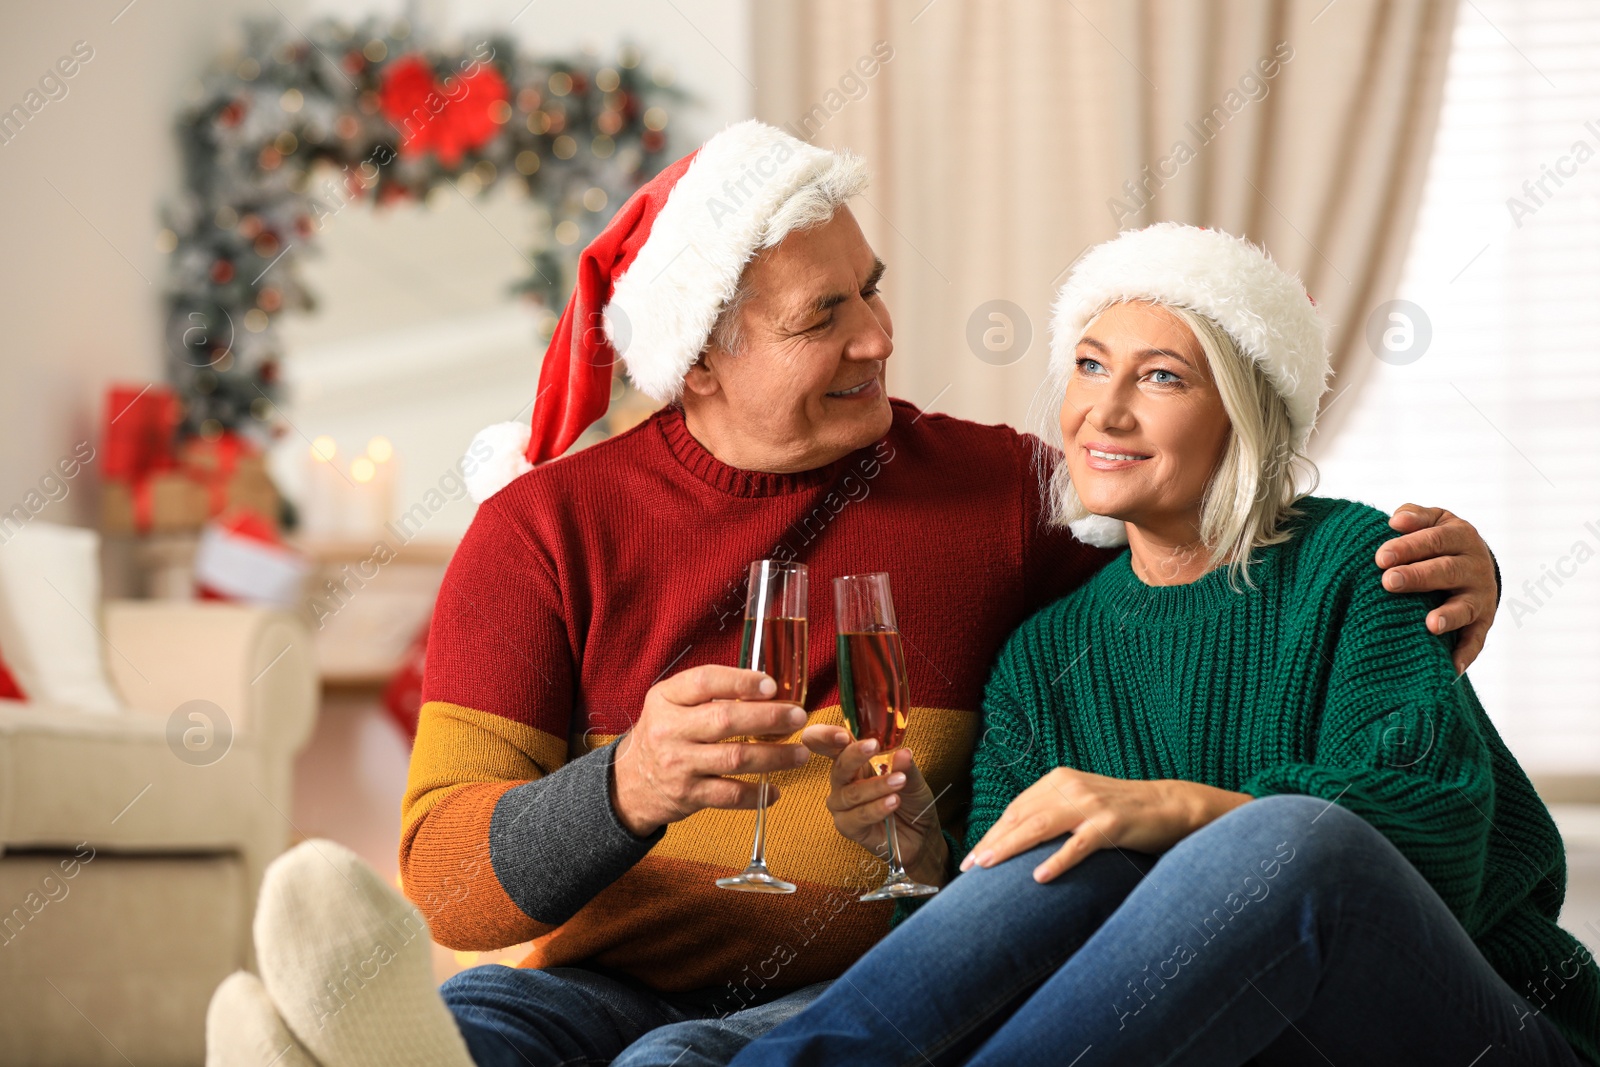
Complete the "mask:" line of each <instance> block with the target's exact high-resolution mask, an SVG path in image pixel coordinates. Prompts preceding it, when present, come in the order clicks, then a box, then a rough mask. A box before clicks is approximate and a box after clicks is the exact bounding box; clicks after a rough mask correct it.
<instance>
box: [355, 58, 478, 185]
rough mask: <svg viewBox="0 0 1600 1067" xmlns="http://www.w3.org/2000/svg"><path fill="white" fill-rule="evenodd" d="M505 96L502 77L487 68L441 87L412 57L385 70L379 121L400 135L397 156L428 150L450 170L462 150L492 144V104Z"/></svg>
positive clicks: (425, 65) (427, 66) (419, 60)
mask: <svg viewBox="0 0 1600 1067" xmlns="http://www.w3.org/2000/svg"><path fill="white" fill-rule="evenodd" d="M509 96H510V90H509V88H508V87H507V85H506V81H505V79H504V78H503V77H501V76H500V72H499V70H497V69H496V68H494V67H492V66H489V65H483V66H480V67H478V68H477V69H476V70H475V71H473V73H472V74H470V75H464V76H458V77H453V78H451V79H449V80H448V83H446V84H441V83H440V82H438V81H437V80H436V79H435V78H434V74H433V67H432V66H431V65H430V64H429V63H428V61H427V60H425V59H424V58H423V57H422V56H420V55H417V54H412V55H408V56H403V57H401V58H400V59H397V60H395V61H394V62H393V63H391V64H389V66H388V67H387V68H385V70H384V74H383V87H382V89H381V90H380V93H379V101H380V103H381V105H382V108H383V114H384V117H385V118H387V119H388V120H389V121H390V122H391V123H393V124H394V126H395V128H396V129H398V130H399V131H400V154H401V155H402V156H405V157H407V158H411V157H415V156H420V155H423V154H425V153H427V152H430V151H431V152H432V153H433V154H434V155H435V156H437V157H438V159H439V162H440V163H442V164H443V165H444V166H446V167H455V166H457V165H458V164H460V162H461V157H462V155H464V154H465V153H466V152H469V151H471V150H473V149H475V148H481V147H482V146H483V145H486V144H488V143H489V142H490V141H492V140H494V138H495V135H496V134H498V133H499V132H500V124H499V123H497V122H496V121H495V120H494V112H495V105H496V104H498V103H501V102H503V101H505V100H507V99H508V98H509Z"/></svg>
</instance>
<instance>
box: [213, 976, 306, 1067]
mask: <svg viewBox="0 0 1600 1067" xmlns="http://www.w3.org/2000/svg"><path fill="white" fill-rule="evenodd" d="M269 1065H270V1067H317V1061H316V1060H314V1059H312V1058H311V1053H309V1052H307V1051H306V1050H305V1049H304V1048H302V1047H301V1046H300V1042H298V1041H296V1040H295V1039H294V1035H293V1034H291V1033H290V1032H289V1028H288V1027H287V1026H285V1025H284V1024H283V1019H282V1018H281V1017H280V1016H279V1015H278V1009H277V1008H274V1007H273V1006H272V998H271V997H269V996H267V989H266V987H265V986H263V985H262V984H261V979H259V978H257V977H256V976H255V975H253V974H251V973H250V972H249V971H234V972H233V973H232V974H230V975H228V977H226V978H224V979H223V980H222V984H221V985H219V986H217V991H216V992H215V993H213V994H211V1006H210V1007H208V1008H207V1009H206V1067H269Z"/></svg>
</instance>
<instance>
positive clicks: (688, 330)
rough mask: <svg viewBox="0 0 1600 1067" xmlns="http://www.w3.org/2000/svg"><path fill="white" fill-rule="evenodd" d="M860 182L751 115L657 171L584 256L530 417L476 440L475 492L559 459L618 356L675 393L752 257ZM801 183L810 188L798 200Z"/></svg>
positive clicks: (587, 417) (656, 390)
mask: <svg viewBox="0 0 1600 1067" xmlns="http://www.w3.org/2000/svg"><path fill="white" fill-rule="evenodd" d="M865 186H866V167H865V164H864V163H863V162H862V161H861V160H860V159H858V158H857V157H855V156H853V155H851V154H850V153H848V152H830V151H828V150H826V149H822V148H818V147H816V146H815V145H810V144H807V143H806V142H804V141H801V140H799V139H798V138H795V137H792V136H790V135H789V134H787V133H784V132H783V131H782V130H780V129H777V128H776V127H774V126H768V125H766V124H765V123H762V122H757V121H756V120H754V119H751V120H748V121H745V122H739V123H735V124H734V125H732V126H729V127H728V128H727V129H725V130H723V131H722V132H721V133H719V134H717V135H716V136H714V137H712V138H711V139H710V140H709V141H707V142H706V143H705V144H703V145H702V146H700V148H699V149H698V150H697V151H695V152H692V153H690V154H689V155H687V156H685V157H684V158H682V159H680V160H678V161H677V162H676V163H674V164H672V165H671V166H669V167H668V168H666V169H665V170H663V171H662V172H661V173H660V174H658V175H656V176H655V177H654V178H652V179H651V180H650V181H649V182H648V183H646V184H645V186H644V187H643V188H641V189H640V190H639V191H638V192H637V193H635V194H634V195H633V196H632V197H630V198H629V199H628V202H627V203H625V204H623V205H622V208H621V209H620V210H619V211H618V212H617V214H616V215H615V216H614V217H613V218H612V219H611V221H610V223H608V224H607V226H606V228H605V229H604V230H603V231H602V232H601V233H600V235H599V236H598V237H596V238H595V239H594V241H592V242H591V243H590V244H589V246H588V247H587V248H585V249H584V250H583V254H582V256H581V257H580V258H579V260H578V272H577V285H576V286H575V288H574V289H573V291H572V297H571V299H570V300H568V302H567V307H566V310H565V311H563V312H562V314H561V318H560V320H559V321H558V322H557V323H556V328H555V332H554V333H553V334H552V335H551V337H550V346H549V348H548V349H547V350H546V352H545V356H544V363H543V365H542V366H541V368H540V371H539V391H538V394H537V396H536V399H535V400H534V404H533V416H532V419H531V421H530V422H527V423H523V422H502V423H497V424H495V425H493V426H490V427H487V428H486V429H484V430H482V431H481V432H479V434H478V435H477V437H476V438H474V439H473V447H472V449H471V450H470V453H469V454H470V455H471V457H472V461H473V462H472V464H471V466H469V467H468V473H467V474H466V476H465V480H466V482H467V489H468V491H469V492H470V493H471V494H472V498H473V500H475V501H478V502H482V501H484V500H487V499H488V498H489V497H491V496H493V495H494V494H495V493H497V492H499V491H500V489H502V488H503V487H505V486H506V485H509V484H510V483H511V482H512V481H513V480H515V479H516V478H518V477H520V476H521V475H523V474H525V473H527V472H528V471H530V470H532V469H533V468H534V466H535V465H537V464H539V463H542V462H544V461H545V460H548V459H553V458H555V457H557V456H560V455H561V454H562V453H563V452H565V451H566V450H567V449H568V448H569V447H571V445H572V443H573V442H574V441H576V440H577V439H578V435H579V434H581V433H583V431H584V430H585V429H586V428H587V427H588V426H589V425H590V424H591V423H593V422H594V421H595V420H596V419H598V418H600V417H601V416H602V415H604V414H605V412H606V405H607V404H608V402H609V401H610V397H611V368H612V366H613V365H614V364H615V363H616V361H617V360H618V359H619V358H620V359H621V360H622V363H623V366H624V367H625V368H626V370H627V372H628V377H629V378H631V379H632V380H633V383H634V385H636V386H637V387H638V388H639V389H640V390H641V391H642V392H644V393H645V394H646V395H648V396H650V397H651V398H652V399H654V400H657V401H660V402H662V403H667V402H670V401H673V400H676V399H677V398H678V396H679V395H680V394H681V393H682V391H683V378H684V375H685V374H687V373H688V371H689V368H690V367H691V366H693V365H694V362H695V361H696V360H697V359H699V358H700V354H701V352H703V351H704V350H705V346H706V342H707V340H708V339H709V338H710V336H711V330H712V328H713V327H714V326H715V325H716V321H717V315H718V314H719V312H720V311H721V309H722V307H723V305H724V304H725V303H726V302H727V301H728V299H729V298H730V297H732V296H733V294H734V291H735V290H736V289H737V288H738V285H739V277H740V275H741V274H742V273H743V272H744V268H745V265H746V264H747V263H748V262H749V261H750V260H751V258H753V257H754V256H755V254H756V253H757V252H759V251H760V250H761V249H763V248H769V247H771V246H773V245H775V244H777V243H778V242H779V241H781V240H782V239H783V238H784V237H785V236H786V235H787V234H788V233H790V232H791V231H792V230H795V229H799V228H803V227H804V226H807V225H811V224H813V223H816V222H819V221H822V220H823V218H824V217H825V215H823V214H821V211H822V210H824V209H825V211H826V213H827V214H831V212H832V210H833V209H834V208H836V207H837V206H838V205H840V204H842V203H844V201H846V200H848V199H849V198H850V197H852V196H854V195H855V194H856V193H859V192H860V191H861V190H862V189H863V188H865ZM807 190H812V191H814V192H815V193H816V195H815V196H814V197H810V198H804V197H799V196H797V194H800V193H802V192H805V191H807ZM484 445H487V446H488V449H489V452H488V454H489V456H490V458H488V459H487V460H484V459H483V458H482V457H483V456H484V455H485V452H484V449H483V447H482V446H484Z"/></svg>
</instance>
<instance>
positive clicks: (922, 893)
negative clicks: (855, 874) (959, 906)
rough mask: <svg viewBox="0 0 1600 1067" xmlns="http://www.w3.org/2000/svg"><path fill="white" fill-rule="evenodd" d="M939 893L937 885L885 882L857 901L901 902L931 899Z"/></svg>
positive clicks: (906, 881)
mask: <svg viewBox="0 0 1600 1067" xmlns="http://www.w3.org/2000/svg"><path fill="white" fill-rule="evenodd" d="M938 891H939V887H938V886H936V885H923V884H922V883H921V882H913V881H912V880H911V879H909V878H907V879H905V880H903V881H895V882H885V883H884V884H883V885H880V886H879V887H878V888H876V889H874V890H873V891H872V892H870V893H866V894H864V895H862V896H860V897H857V898H856V899H858V900H861V901H868V900H899V899H901V898H902V897H931V896H933V895H934V894H935V893H937V892H938Z"/></svg>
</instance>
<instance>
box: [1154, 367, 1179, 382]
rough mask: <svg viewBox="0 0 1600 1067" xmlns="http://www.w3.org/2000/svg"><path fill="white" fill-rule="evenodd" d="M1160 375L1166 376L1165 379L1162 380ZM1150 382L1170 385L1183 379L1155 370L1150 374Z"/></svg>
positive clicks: (1168, 372)
mask: <svg viewBox="0 0 1600 1067" xmlns="http://www.w3.org/2000/svg"><path fill="white" fill-rule="evenodd" d="M1162 375H1166V377H1164V378H1163V377H1162ZM1150 380H1151V381H1152V382H1155V383H1156V384H1157V385H1172V384H1174V383H1176V382H1181V381H1182V380H1183V379H1182V378H1179V377H1178V376H1177V375H1176V374H1174V373H1172V372H1171V371H1169V370H1155V371H1151V372H1150Z"/></svg>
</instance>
